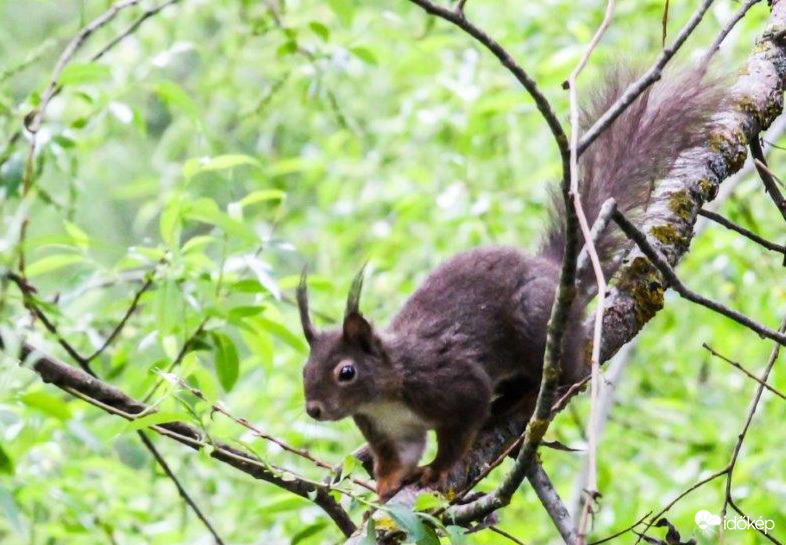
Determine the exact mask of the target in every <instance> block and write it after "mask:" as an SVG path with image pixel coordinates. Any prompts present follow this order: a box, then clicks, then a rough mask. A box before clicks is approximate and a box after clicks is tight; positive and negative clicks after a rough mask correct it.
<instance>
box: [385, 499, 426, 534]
mask: <svg viewBox="0 0 786 545" xmlns="http://www.w3.org/2000/svg"><path fill="white" fill-rule="evenodd" d="M385 507H386V508H387V509H386V510H387V512H388V513H390V516H391V517H393V520H394V521H396V524H397V525H398V527H399V528H401V529H402V530H404V531H405V532H406V533H407V535H408V536H409V537H410V538H411V539H412V540H413V541H417V542H419V541H420V540H421V539H425V538H426V537H427V534H426V527H425V525H424V524H423V521H422V520H420V517H418V516H417V515H416V514H415V513H414V512H413V511H412V510H411V509H409V508H408V507H405V506H403V505H401V504H398V503H394V504H392V505H390V504H389V505H386V506H385Z"/></svg>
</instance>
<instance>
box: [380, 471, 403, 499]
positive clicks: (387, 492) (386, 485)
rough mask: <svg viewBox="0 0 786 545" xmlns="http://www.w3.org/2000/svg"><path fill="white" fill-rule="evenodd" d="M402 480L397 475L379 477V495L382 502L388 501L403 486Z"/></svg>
mask: <svg viewBox="0 0 786 545" xmlns="http://www.w3.org/2000/svg"><path fill="white" fill-rule="evenodd" d="M401 485H402V482H401V479H400V478H399V477H398V476H397V475H386V476H384V477H377V496H379V500H380V501H381V502H383V503H384V502H386V501H388V500H389V499H390V498H392V497H393V495H394V494H395V493H396V492H398V490H399V489H400V488H401Z"/></svg>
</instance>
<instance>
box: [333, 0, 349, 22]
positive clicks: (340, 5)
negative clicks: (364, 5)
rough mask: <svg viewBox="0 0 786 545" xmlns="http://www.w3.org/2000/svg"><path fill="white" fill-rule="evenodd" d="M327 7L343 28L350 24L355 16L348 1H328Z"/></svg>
mask: <svg viewBox="0 0 786 545" xmlns="http://www.w3.org/2000/svg"><path fill="white" fill-rule="evenodd" d="M328 6H330V9H331V10H333V13H335V14H336V16H338V19H339V21H341V24H343V25H344V26H349V25H351V24H352V18H353V17H354V15H355V6H354V5H353V2H351V1H350V0H328Z"/></svg>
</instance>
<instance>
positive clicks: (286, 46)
mask: <svg viewBox="0 0 786 545" xmlns="http://www.w3.org/2000/svg"><path fill="white" fill-rule="evenodd" d="M296 51H297V42H296V41H294V40H288V41H286V42H284V43H283V44H281V45H280V46H279V47H278V50H277V51H276V55H278V56H279V57H284V56H286V55H291V54H293V53H295V52H296Z"/></svg>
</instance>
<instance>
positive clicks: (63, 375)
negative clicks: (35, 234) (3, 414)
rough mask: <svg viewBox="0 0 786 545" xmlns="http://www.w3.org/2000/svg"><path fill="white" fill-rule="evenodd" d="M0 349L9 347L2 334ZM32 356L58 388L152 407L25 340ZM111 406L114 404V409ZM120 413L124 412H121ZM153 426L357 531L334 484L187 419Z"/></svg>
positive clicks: (129, 411) (125, 408)
mask: <svg viewBox="0 0 786 545" xmlns="http://www.w3.org/2000/svg"><path fill="white" fill-rule="evenodd" d="M0 349H5V348H4V345H3V340H2V338H1V337H0ZM28 358H29V359H30V360H31V362H32V363H31V367H32V368H33V370H35V371H36V372H37V373H38V374H39V375H41V378H42V379H43V380H44V382H48V383H51V384H54V385H55V386H57V387H58V388H61V389H63V390H66V391H68V392H69V393H72V394H74V395H76V394H75V392H76V393H78V394H80V395H81V397H85V398H88V399H86V400H89V402H91V403H93V404H95V405H97V406H99V407H102V408H104V410H107V411H109V412H113V414H118V412H120V413H125V414H126V415H130V416H131V417H132V418H134V417H136V416H137V415H139V414H140V413H144V412H147V411H149V407H148V406H147V405H145V404H143V403H140V402H138V401H136V400H134V399H132V398H130V397H129V396H127V395H126V394H125V393H124V392H122V391H120V390H118V389H117V388H114V387H113V386H111V385H109V384H107V383H105V382H103V381H101V380H99V379H97V378H95V377H92V376H90V375H88V374H86V373H85V372H84V371H81V370H79V369H76V368H74V367H71V366H69V365H67V364H65V363H63V362H61V361H59V360H57V359H55V358H53V357H51V356H48V355H44V354H42V353H41V352H40V351H39V350H37V349H35V348H34V347H33V346H31V345H29V344H27V343H23V345H22V347H21V354H20V359H21V360H22V361H25V360H27V359H28ZM99 400H100V401H99ZM107 407H109V408H111V411H110V409H107ZM120 416H123V415H122V414H121V415H120ZM124 417H125V416H124ZM151 429H153V430H154V431H156V432H158V433H161V434H163V435H167V436H169V437H171V438H172V439H175V440H176V441H178V442H180V443H183V444H185V445H188V446H190V447H191V448H194V449H196V450H201V449H208V450H209V454H210V456H211V457H212V458H215V459H217V460H219V461H221V462H224V463H226V464H229V465H231V466H233V467H235V468H236V469H239V470H240V471H243V472H245V473H247V474H249V475H251V476H252V477H255V478H257V479H261V480H264V481H267V482H269V483H271V484H274V485H276V486H277V487H279V488H282V489H284V490H287V491H289V492H292V493H294V494H297V495H298V496H301V497H303V498H307V499H309V500H311V501H312V502H314V503H316V504H317V505H319V506H320V507H321V508H322V509H323V510H324V511H325V512H326V513H327V514H328V516H330V518H331V519H333V521H334V522H335V523H336V525H337V526H338V527H339V529H340V530H341V531H342V532H343V533H344V534H345V535H346V536H349V535H350V534H352V532H354V531H355V528H356V527H355V524H354V523H353V522H352V520H351V519H350V518H349V515H348V514H347V513H346V511H345V510H344V509H343V507H341V505H340V504H339V503H338V502H337V501H336V500H335V499H334V498H333V497H332V496H331V495H330V491H331V490H333V488H331V487H329V486H326V485H323V484H322V483H316V484H315V483H314V482H313V481H306V480H304V479H300V478H298V476H297V474H296V473H294V472H291V471H288V470H286V471H287V473H288V475H287V476H281V475H279V474H278V473H277V471H279V470H280V468H279V469H277V468H273V466H270V465H268V464H264V463H262V462H260V461H259V460H256V459H254V458H251V457H250V456H249V455H247V454H245V453H243V452H242V451H239V450H237V449H235V448H233V447H231V446H229V445H226V444H223V443H218V442H211V443H207V442H205V441H203V440H202V434H201V433H200V432H199V431H198V430H197V429H196V428H194V427H192V426H190V425H188V424H185V423H183V422H170V423H167V424H160V425H155V426H151Z"/></svg>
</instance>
